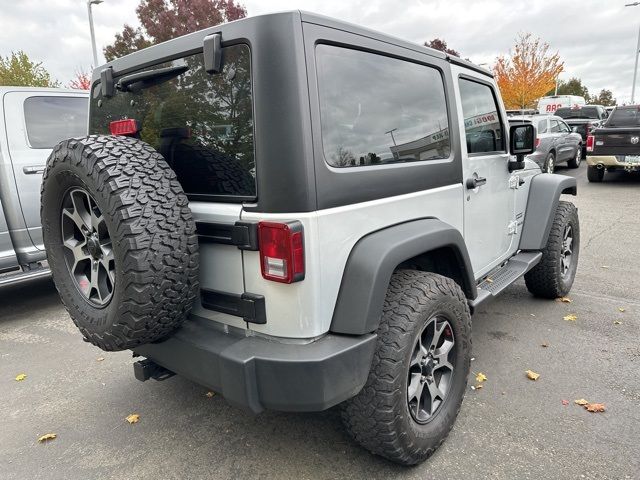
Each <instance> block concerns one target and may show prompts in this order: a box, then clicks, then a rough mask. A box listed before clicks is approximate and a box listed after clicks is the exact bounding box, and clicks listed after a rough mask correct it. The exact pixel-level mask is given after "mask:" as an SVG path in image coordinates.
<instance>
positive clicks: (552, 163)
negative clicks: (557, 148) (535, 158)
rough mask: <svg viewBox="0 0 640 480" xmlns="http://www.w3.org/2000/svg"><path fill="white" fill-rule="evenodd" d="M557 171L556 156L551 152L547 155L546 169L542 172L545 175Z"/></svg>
mask: <svg viewBox="0 0 640 480" xmlns="http://www.w3.org/2000/svg"><path fill="white" fill-rule="evenodd" d="M555 170H556V156H555V155H554V154H553V152H549V155H547V159H546V160H545V161H544V168H543V169H542V171H543V172H544V173H553V172H555Z"/></svg>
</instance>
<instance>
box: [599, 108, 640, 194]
mask: <svg viewBox="0 0 640 480" xmlns="http://www.w3.org/2000/svg"><path fill="white" fill-rule="evenodd" d="M587 165H588V167H587V178H588V180H589V181H590V182H601V181H602V180H603V179H604V173H605V171H607V172H612V171H615V170H623V171H627V172H632V171H640V105H629V106H625V107H616V108H615V109H614V110H613V112H612V113H611V115H610V116H609V118H608V119H607V121H606V122H605V123H604V124H603V125H602V127H599V128H596V129H595V130H593V131H592V132H591V134H590V135H589V136H588V137H587Z"/></svg>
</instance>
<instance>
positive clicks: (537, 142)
mask: <svg viewBox="0 0 640 480" xmlns="http://www.w3.org/2000/svg"><path fill="white" fill-rule="evenodd" d="M534 145H535V147H536V148H538V145H540V139H539V138H538V137H536V142H535V144H534Z"/></svg>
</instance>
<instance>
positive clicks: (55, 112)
mask: <svg viewBox="0 0 640 480" xmlns="http://www.w3.org/2000/svg"><path fill="white" fill-rule="evenodd" d="M87 102H88V99H87V98H82V97H29V98H27V99H26V100H25V101H24V121H25V124H26V127H27V138H28V140H29V145H30V146H31V148H53V147H54V146H55V145H57V144H58V143H59V142H61V141H62V140H66V139H67V138H71V137H79V136H82V135H86V134H87V110H88V108H87Z"/></svg>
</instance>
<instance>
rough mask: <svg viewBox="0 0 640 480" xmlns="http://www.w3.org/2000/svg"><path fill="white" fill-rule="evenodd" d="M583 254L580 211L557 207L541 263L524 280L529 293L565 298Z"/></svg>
mask: <svg viewBox="0 0 640 480" xmlns="http://www.w3.org/2000/svg"><path fill="white" fill-rule="evenodd" d="M579 253H580V222H579V221H578V210H577V209H576V207H575V205H574V204H573V203H570V202H564V201H561V202H559V203H558V208H557V209H556V213H555V217H554V219H553V224H552V225H551V230H550V232H549V238H548V239H547V245H546V246H545V247H544V249H543V250H542V259H541V260H540V263H538V264H537V265H536V266H535V267H533V268H532V269H531V270H530V271H529V272H528V273H527V274H526V275H525V276H524V280H525V283H526V285H527V289H528V290H529V291H530V292H531V293H533V294H534V295H535V296H537V297H543V298H558V297H564V296H565V295H567V294H568V293H569V290H571V286H572V285H573V281H574V279H575V276H576V269H577V267H578V255H579Z"/></svg>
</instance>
